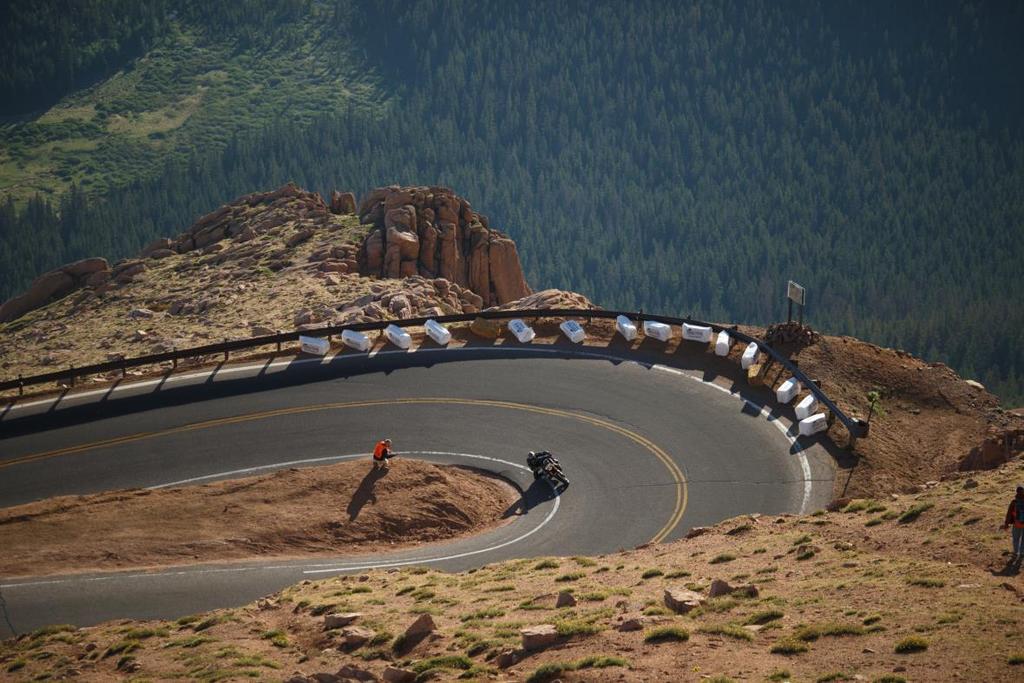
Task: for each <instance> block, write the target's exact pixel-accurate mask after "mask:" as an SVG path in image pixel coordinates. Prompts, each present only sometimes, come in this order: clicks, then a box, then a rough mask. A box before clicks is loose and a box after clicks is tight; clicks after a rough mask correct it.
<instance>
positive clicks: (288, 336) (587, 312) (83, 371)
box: [0, 308, 868, 438]
mask: <svg viewBox="0 0 1024 683" xmlns="http://www.w3.org/2000/svg"><path fill="white" fill-rule="evenodd" d="M620 315H624V316H626V317H627V318H630V319H631V320H636V321H637V322H642V321H648V320H649V321H653V322H661V323H666V324H669V325H677V326H679V325H682V324H683V323H687V324H690V325H701V326H704V327H710V328H711V329H713V330H714V331H715V332H721V331H722V330H725V331H726V332H728V333H729V335H730V336H732V337H733V338H735V339H738V340H740V341H742V342H746V343H748V344H749V343H750V342H754V343H756V344H757V346H758V348H759V349H760V350H761V351H762V352H764V353H766V354H768V355H769V356H771V358H772V359H773V360H774V361H775V362H777V363H779V364H780V365H782V366H783V367H784V368H786V370H788V371H789V372H790V373H791V374H792V375H793V377H795V378H796V379H797V381H799V382H800V383H801V384H802V385H803V386H804V387H806V388H807V389H808V390H810V392H811V393H812V394H814V396H815V398H817V399H818V401H819V402H820V403H822V404H823V405H824V406H825V407H826V408H828V409H829V411H830V412H831V413H832V414H833V415H834V416H835V417H836V419H837V420H839V421H840V422H842V423H843V425H844V426H845V427H846V429H847V430H848V431H849V432H850V436H852V437H854V438H858V437H863V436H867V434H868V423H867V422H864V421H863V420H859V419H857V418H853V417H849V416H848V415H846V414H845V413H844V412H843V411H842V410H840V409H839V407H838V406H836V404H835V403H833V402H832V400H831V399H830V398H829V397H828V396H826V395H825V392H824V391H822V389H821V387H819V386H818V385H817V384H816V383H815V382H814V381H813V380H811V379H810V378H809V377H808V376H807V375H806V374H805V373H804V372H803V371H802V370H800V368H799V367H797V365H796V364H795V363H793V362H792V361H791V360H789V359H788V358H786V357H785V356H783V355H782V354H780V353H779V352H777V351H776V350H775V349H773V348H771V347H770V346H768V344H766V343H765V342H764V341H762V340H760V339H758V338H756V337H752V336H750V335H748V334H744V333H742V332H740V331H739V330H738V329H736V327H735V326H731V327H728V326H724V325H718V324H715V323H708V322H703V321H701V320H695V319H693V318H690V317H689V316H687V317H685V318H675V317H672V316H665V315H656V314H651V313H642V312H639V313H638V312H626V311H606V310H593V309H586V308H559V309H555V308H548V309H532V310H524V311H482V312H480V313H463V314H459V315H445V316H437V317H434V318H433V320H436V321H437V322H439V323H441V324H446V323H465V322H472V321H473V320H475V319H476V318H485V319H487V320H505V319H511V318H531V319H536V318H587V319H593V318H602V319H611V320H614V319H615V318H617V317H618V316H620ZM427 320H430V318H406V319H404V320H384V321H378V322H368V323H352V324H349V325H331V326H325V327H320V328H316V329H308V330H302V331H298V330H296V331H294V332H283V333H281V334H272V335H267V336H264V337H251V338H249V339H236V340H231V341H227V340H225V341H223V342H220V343H217V344H207V345H205V346H197V347H193V348H188V349H180V350H174V351H167V352H165V353H154V354H150V355H148V356H138V357H136V358H124V359H119V360H112V361H108V362H106V363H97V364H95V365H86V366H82V367H80V368H76V367H74V366H71V367H69V368H67V369H63V370H55V371H53V372H47V373H43V374H40V375H32V376H31V377H18V378H17V379H13V380H7V381H4V382H0V391H6V390H9V389H17V390H18V391H19V393H22V392H23V391H24V388H25V387H26V386H31V385H37V384H45V383H47V382H59V381H61V380H66V381H67V382H68V383H69V385H70V386H74V384H75V379H76V378H78V377H83V376H86V375H95V374H101V373H106V372H116V371H120V372H121V373H122V374H124V373H125V372H126V371H127V370H128V368H136V367H140V366H143V365H155V364H158V363H166V362H168V361H170V362H172V363H173V364H174V367H177V364H178V361H179V360H184V359H187V358H196V357H199V356H210V355H219V354H224V358H225V360H227V359H228V357H229V355H230V353H231V352H232V351H241V350H244V349H251V348H255V347H259V346H277V350H278V351H280V350H281V344H284V343H287V342H295V341H298V339H299V336H314V337H324V336H333V335H340V334H341V333H342V332H343V331H345V330H353V331H355V332H367V331H372V330H383V329H384V328H385V327H387V326H388V325H397V326H398V327H421V326H422V325H423V324H424V323H425V322H427Z"/></svg>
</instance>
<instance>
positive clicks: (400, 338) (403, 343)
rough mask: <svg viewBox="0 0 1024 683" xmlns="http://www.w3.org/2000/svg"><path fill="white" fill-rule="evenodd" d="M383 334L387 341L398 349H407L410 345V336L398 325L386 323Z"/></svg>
mask: <svg viewBox="0 0 1024 683" xmlns="http://www.w3.org/2000/svg"><path fill="white" fill-rule="evenodd" d="M384 336H386V337H387V338H388V341H389V342H391V343H392V344H394V345H395V346H397V347H398V348H400V349H408V348H409V347H410V346H412V337H411V336H410V335H409V333H408V332H406V331H405V330H403V329H402V328H401V327H399V326H398V325H388V326H387V327H385V328H384Z"/></svg>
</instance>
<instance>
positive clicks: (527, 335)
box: [508, 318, 537, 344]
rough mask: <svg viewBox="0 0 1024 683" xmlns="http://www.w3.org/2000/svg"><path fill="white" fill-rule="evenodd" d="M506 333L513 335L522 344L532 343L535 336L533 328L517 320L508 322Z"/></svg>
mask: <svg viewBox="0 0 1024 683" xmlns="http://www.w3.org/2000/svg"><path fill="white" fill-rule="evenodd" d="M508 331H509V332H511V333H512V334H514V335H515V337H516V339H518V340H519V342H520V343H522V344H526V343H527V342H531V341H533V338H534V337H536V336H537V333H536V332H534V331H533V328H532V327H530V326H529V325H527V324H526V323H524V322H523V321H522V320H520V319H519V318H515V319H513V320H509V321H508Z"/></svg>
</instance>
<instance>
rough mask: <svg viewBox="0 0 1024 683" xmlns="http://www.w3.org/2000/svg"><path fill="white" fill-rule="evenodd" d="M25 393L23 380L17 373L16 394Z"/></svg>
mask: <svg viewBox="0 0 1024 683" xmlns="http://www.w3.org/2000/svg"><path fill="white" fill-rule="evenodd" d="M24 395H25V382H24V381H22V379H21V374H20V373H19V374H18V396H24Z"/></svg>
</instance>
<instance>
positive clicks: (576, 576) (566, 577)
mask: <svg viewBox="0 0 1024 683" xmlns="http://www.w3.org/2000/svg"><path fill="white" fill-rule="evenodd" d="M584 576H586V574H584V573H583V572H569V573H568V574H562V575H561V576H558V577H555V581H556V582H557V583H567V582H569V581H579V580H580V579H582V578H583V577H584Z"/></svg>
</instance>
